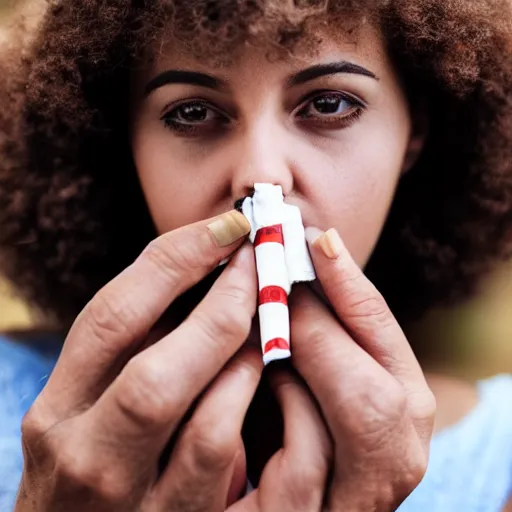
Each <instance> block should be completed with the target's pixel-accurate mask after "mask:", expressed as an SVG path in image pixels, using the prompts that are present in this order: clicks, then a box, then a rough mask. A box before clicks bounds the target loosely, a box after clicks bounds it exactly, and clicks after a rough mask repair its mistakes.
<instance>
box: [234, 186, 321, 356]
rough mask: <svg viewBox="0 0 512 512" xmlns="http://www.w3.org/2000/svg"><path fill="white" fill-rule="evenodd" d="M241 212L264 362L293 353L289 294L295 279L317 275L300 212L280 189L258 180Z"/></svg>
mask: <svg viewBox="0 0 512 512" xmlns="http://www.w3.org/2000/svg"><path fill="white" fill-rule="evenodd" d="M242 211H243V213H244V215H245V216H246V217H247V218H248V220H249V222H250V223H251V226H252V231H251V241H252V242H253V244H254V250H255V253H256V270H257V274H258V290H259V297H258V314H259V320H260V335H261V345H262V351H263V362H264V363H265V364H268V363H270V362H271V361H276V360H279V359H286V358H288V357H290V356H291V350H290V314H289V310H288V295H289V293H290V290H291V286H292V284H293V283H294V282H297V281H311V280H313V279H314V278H315V273H314V270H313V266H312V263H311V260H310V258H309V253H308V251H307V246H306V241H305V238H304V227H303V225H302V218H301V215H300V211H299V209H298V208H296V207H293V206H289V205H286V204H284V202H283V194H282V190H281V187H278V186H274V185H269V184H256V185H255V194H254V197H253V198H252V199H251V198H247V199H246V200H245V201H244V202H243V205H242ZM285 242H286V245H285ZM287 250H288V253H287Z"/></svg>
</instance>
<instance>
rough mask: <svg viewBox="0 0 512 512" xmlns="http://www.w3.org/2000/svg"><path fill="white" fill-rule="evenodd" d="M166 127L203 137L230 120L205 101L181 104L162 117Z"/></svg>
mask: <svg viewBox="0 0 512 512" xmlns="http://www.w3.org/2000/svg"><path fill="white" fill-rule="evenodd" d="M161 120H162V122H163V123H164V125H165V126H166V127H167V128H169V129H170V130H173V131H175V132H178V133H183V134H185V135H202V134H207V133H209V132H212V131H215V130H217V129H220V128H222V127H223V126H224V125H226V124H228V123H229V119H228V118H227V117H226V116H225V115H223V114H221V113H220V112H219V111H218V110H217V109H215V108H214V107H212V106H211V105H209V104H208V103H206V102H204V101H199V100H195V101H189V102H186V103H181V104H179V105H177V106H175V107H174V108H172V109H171V110H169V111H168V112H167V113H165V114H164V115H163V116H162V117H161Z"/></svg>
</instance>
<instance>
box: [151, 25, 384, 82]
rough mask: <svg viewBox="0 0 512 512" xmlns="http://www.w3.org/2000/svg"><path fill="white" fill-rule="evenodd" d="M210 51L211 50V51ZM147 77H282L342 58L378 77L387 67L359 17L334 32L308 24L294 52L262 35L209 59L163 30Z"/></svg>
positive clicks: (378, 41) (373, 34) (375, 31)
mask: <svg viewBox="0 0 512 512" xmlns="http://www.w3.org/2000/svg"><path fill="white" fill-rule="evenodd" d="M210 50H211V48H210ZM147 55H148V58H147V59H146V62H145V66H144V69H145V73H144V75H146V76H148V75H149V76H151V75H154V74H155V73H159V72H161V71H163V70H165V69H169V68H173V69H180V68H181V69H194V70H198V71H205V72H213V71H215V72H216V74H232V73H237V72H243V71H244V70H245V71H247V72H248V73H250V72H257V71H258V70H263V69H265V70H267V71H273V70H275V72H276V73H280V74H284V73H288V72H293V71H294V70H298V69H302V68H305V67H308V66H309V65H312V64H317V63H328V62H333V61H340V60H346V61H348V62H353V63H356V64H361V65H365V66H368V67H369V68H370V69H371V70H372V71H374V72H375V74H377V75H381V74H385V73H386V68H388V67H390V63H389V58H388V55H387V52H386V45H385V41H384V40H383V37H382V34H381V32H380V30H379V28H378V27H377V26H376V25H375V24H371V23H369V22H367V21H365V20H364V19H361V20H359V23H358V24H357V25H355V24H354V23H352V22H351V23H347V25H346V28H345V29H343V30H342V29H340V28H339V27H337V28H336V29H335V28H333V27H331V26H329V25H328V24H327V23H325V22H322V21H318V22H316V23H310V24H309V25H308V27H307V29H304V30H303V32H302V34H301V38H300V40H297V41H296V43H295V44H294V45H293V48H289V47H286V46H284V45H278V44H276V43H275V42H274V41H273V40H272V39H271V37H270V36H269V35H268V34H266V33H258V34H257V35H247V36H246V37H245V38H244V39H243V40H241V41H239V44H238V45H237V46H236V47H231V48H229V49H225V50H224V51H223V52H220V53H217V54H216V55H211V54H210V52H209V51H207V50H204V51H200V50H199V49H198V47H197V46H195V45H194V44H191V43H190V42H189V41H184V40H182V39H179V38H178V37H176V36H175V35H174V34H173V32H172V30H167V31H165V32H164V34H163V37H162V39H161V40H160V41H159V43H158V44H154V45H153V46H152V47H151V48H150V49H149V52H148V54H147Z"/></svg>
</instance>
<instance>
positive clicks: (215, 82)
mask: <svg viewBox="0 0 512 512" xmlns="http://www.w3.org/2000/svg"><path fill="white" fill-rule="evenodd" d="M169 84H189V85H199V86H200V87H207V88H208V89H215V90H219V89H223V88H225V87H226V83H225V82H224V81H223V80H220V79H218V78H215V77H214V76H211V75H207V74H206V73H200V72H198V71H183V70H180V69H169V70H167V71H164V72H163V73H160V74H159V75H157V76H156V77H155V78H153V79H152V80H151V81H150V82H149V83H148V85H146V88H145V89H144V96H148V95H149V94H151V93H152V92H153V91H154V90H155V89H158V88H159V87H163V86H164V85H169Z"/></svg>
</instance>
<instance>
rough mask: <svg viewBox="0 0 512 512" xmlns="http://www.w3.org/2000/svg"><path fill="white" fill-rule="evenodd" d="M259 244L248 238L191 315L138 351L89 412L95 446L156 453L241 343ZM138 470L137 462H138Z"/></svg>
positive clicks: (128, 453) (118, 452) (125, 456)
mask: <svg viewBox="0 0 512 512" xmlns="http://www.w3.org/2000/svg"><path fill="white" fill-rule="evenodd" d="M256 295H257V294H256V270H255V263H254V251H253V249H252V247H251V246H250V245H246V246H244V247H243V248H242V249H241V250H240V251H238V253H237V254H236V255H235V257H234V258H233V259H232V261H231V262H230V264H229V265H228V267H227V268H226V270H225V271H224V272H223V273H222V275H221V276H220V277H219V279H218V280H217V281H216V282H215V284H214V286H213V287H212V288H211V290H210V291H209V292H208V294H207V295H206V297H205V298H204V299H203V301H202V302H201V303H200V304H199V306H198V307H197V308H196V309H195V310H194V311H193V312H192V314H191V315H190V316H189V317H188V319H187V320H186V321H185V322H184V323H183V324H181V326H180V327H179V328H178V329H176V330H174V331H173V332H172V333H170V334H169V335H167V336H166V337H165V338H163V339H162V340H161V341H160V342H158V343H156V344H155V345H153V346H151V347H149V348H147V349H146V350H145V351H144V352H142V353H140V354H138V355H137V356H135V357H134V358H133V359H131V360H130V362H129V363H128V364H127V365H126V366H125V367H124V369H123V370H122V372H121V374H120V375H119V376H118V377H117V378H116V380H115V381H114V382H113V383H112V385H111V386H110V387H109V388H108V389H107V390H106V391H105V393H104V394H103V395H102V396H101V397H100V398H99V400H98V401H97V402H96V404H95V405H94V406H93V407H92V408H91V409H90V410H89V411H88V412H87V413H86V414H87V416H88V418H89V421H90V425H91V429H92V430H94V432H96V434H95V435H96V436H97V437H98V442H99V444H101V446H98V447H97V450H103V451H104V452H108V453H110V456H111V457H112V458H117V459H118V460H123V461H124V462H123V464H125V465H130V464H131V460H132V459H135V458H136V457H137V454H139V453H144V454H145V457H146V459H147V462H148V463H150V464H151V463H152V461H153V460H154V459H156V458H158V456H159V454H160V453H161V451H162V450H163V448H164V446H165V445H166V443H167V441H168V439H169V438H170V437H171V435H172V434H173V432H174V431H175V430H176V428H177V426H178V425H179V423H180V422H181V419H182V417H183V416H184V414H185V413H186V411H187V410H188V409H189V408H190V406H191V405H192V403H193V402H194V401H195V400H196V399H197V397H198V396H199V395H200V394H201V393H202V392H203V390H204V389H205V388H206V387H207V385H208V384H209V383H210V382H211V381H212V380H213V379H214V378H215V376H216V375H217V374H218V373H219V372H220V371H221V369H222V368H223V367H224V366H225V364H226V363H227V362H228V361H229V360H230V359H231V358H232V357H233V355H234V354H235V353H236V352H237V351H238V350H239V349H240V347H241V345H242V344H243V342H244V341H245V339H246V338H247V336H248V334H249V330H250V327H251V324H252V317H253V316H254V314H255V310H256ZM133 469H134V470H136V469H137V468H133Z"/></svg>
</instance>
